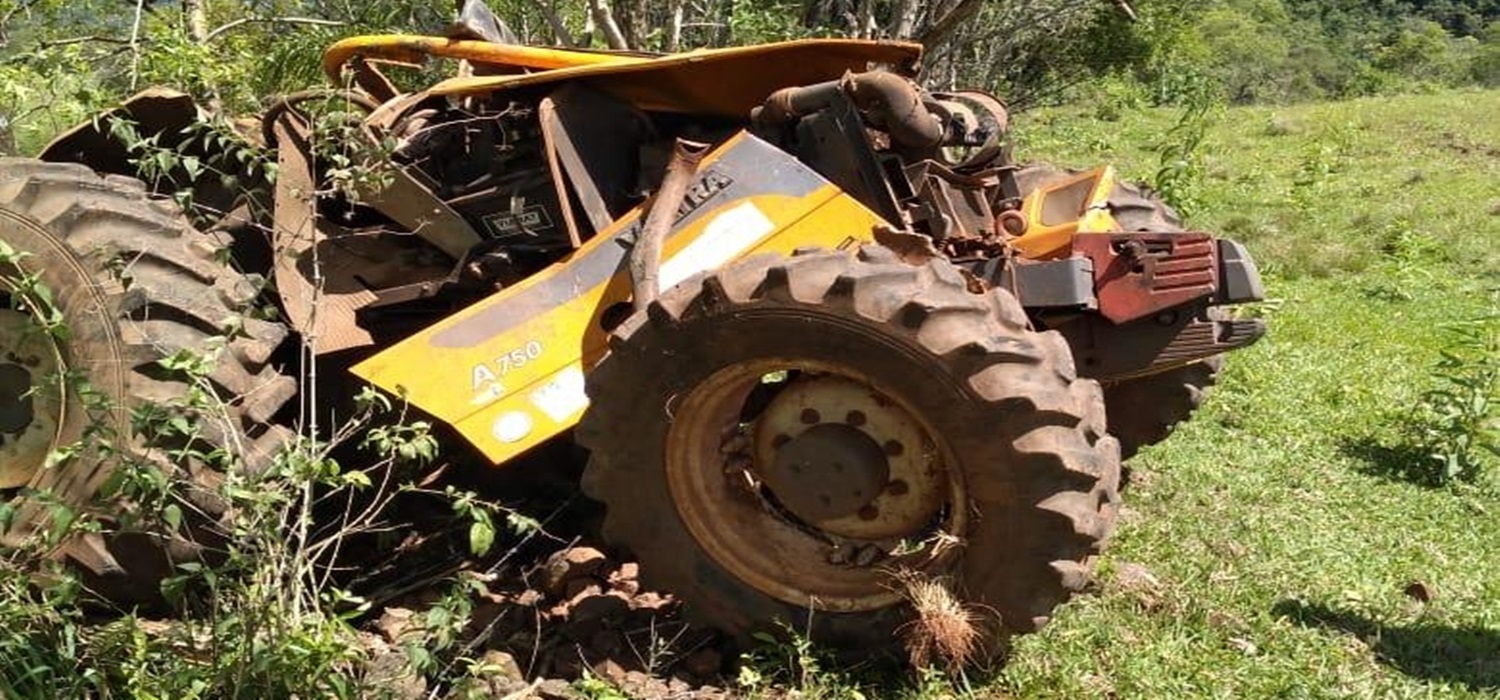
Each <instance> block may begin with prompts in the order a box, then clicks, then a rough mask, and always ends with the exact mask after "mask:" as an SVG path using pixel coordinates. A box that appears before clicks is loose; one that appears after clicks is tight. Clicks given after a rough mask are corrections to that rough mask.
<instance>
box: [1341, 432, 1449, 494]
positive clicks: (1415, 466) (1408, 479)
mask: <svg viewBox="0 0 1500 700" xmlns="http://www.w3.org/2000/svg"><path fill="white" fill-rule="evenodd" d="M1339 453H1340V454H1342V455H1344V456H1345V457H1348V458H1350V459H1352V460H1355V461H1357V462H1359V465H1360V466H1359V470H1360V472H1362V473H1365V474H1369V475H1370V476H1375V477H1380V478H1382V479H1389V480H1391V481H1401V482H1405V483H1409V484H1416V485H1418V486H1426V487H1429V488H1436V487H1438V486H1439V484H1438V483H1436V481H1435V479H1434V476H1433V467H1432V466H1431V461H1432V460H1431V457H1429V456H1428V455H1427V453H1426V451H1424V450H1423V449H1422V448H1421V446H1419V445H1416V444H1414V443H1405V442H1403V443H1399V444H1395V445H1391V444H1387V443H1385V442H1382V441H1381V440H1380V439H1379V438H1376V437H1374V436H1370V435H1366V436H1363V437H1346V438H1342V439H1340V440H1339Z"/></svg>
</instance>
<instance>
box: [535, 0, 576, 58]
mask: <svg viewBox="0 0 1500 700" xmlns="http://www.w3.org/2000/svg"><path fill="white" fill-rule="evenodd" d="M531 4H532V5H535V6H536V9H537V11H538V12H541V13H542V18H543V19H546V20H547V26H548V27H551V28H552V34H553V35H554V36H556V37H557V41H558V43H560V44H562V45H563V46H565V47H567V48H570V49H571V48H573V47H575V46H577V45H578V42H576V41H574V40H573V33H572V32H570V31H568V26H567V25H565V24H563V21H562V18H561V17H558V16H557V13H556V12H554V11H553V8H551V7H549V6H547V5H544V4H542V2H541V0H532V2H531Z"/></svg>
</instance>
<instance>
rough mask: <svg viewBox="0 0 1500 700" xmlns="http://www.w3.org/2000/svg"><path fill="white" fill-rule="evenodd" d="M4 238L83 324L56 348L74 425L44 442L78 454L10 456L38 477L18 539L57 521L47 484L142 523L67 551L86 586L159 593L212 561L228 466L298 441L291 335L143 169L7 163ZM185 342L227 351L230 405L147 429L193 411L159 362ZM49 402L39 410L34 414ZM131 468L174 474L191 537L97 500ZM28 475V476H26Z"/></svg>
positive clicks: (144, 598) (79, 503) (213, 370)
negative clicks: (258, 310) (281, 365)
mask: <svg viewBox="0 0 1500 700" xmlns="http://www.w3.org/2000/svg"><path fill="white" fill-rule="evenodd" d="M0 241H3V242H4V243H5V244H6V245H7V246H8V247H9V248H11V249H13V250H14V251H16V252H18V253H20V254H21V257H20V258H19V260H18V261H16V263H15V264H13V265H9V266H6V265H4V264H0V277H7V276H8V277H10V278H11V279H17V278H19V277H20V276H23V275H34V276H36V277H37V278H38V279H39V280H40V282H41V283H42V284H43V285H44V286H45V287H46V288H47V289H48V290H50V291H51V294H52V300H51V306H52V308H53V309H54V310H55V311H56V312H57V313H59V314H60V316H61V319H62V321H63V323H64V325H65V326H66V328H67V334H66V337H65V338H63V339H61V340H59V341H56V342H54V343H52V345H53V347H55V348H56V353H57V358H58V359H60V361H61V364H62V366H63V367H65V368H66V371H67V372H69V373H72V374H73V375H74V377H75V378H76V379H75V380H70V381H68V382H66V383H65V384H63V385H60V386H64V387H65V389H62V390H60V391H61V396H60V398H59V399H58V400H57V401H56V403H59V404H60V405H61V407H60V411H59V414H60V418H61V419H60V420H58V421H56V423H58V425H57V430H56V432H55V435H48V436H44V437H45V438H50V439H49V440H47V442H48V443H49V444H48V445H46V449H48V450H51V449H55V448H58V447H70V446H71V447H75V448H78V449H77V453H76V454H74V455H73V456H72V457H70V458H68V459H66V460H65V461H63V462H61V463H60V464H58V465H57V466H54V467H50V468H40V467H39V466H38V465H36V464H32V463H30V462H26V463H23V462H22V460H21V459H20V458H19V457H15V456H14V455H13V456H12V459H11V460H10V462H11V463H10V464H5V465H0V467H4V468H6V469H9V470H10V472H11V475H12V477H13V478H12V481H16V480H18V479H24V481H25V483H24V487H20V488H11V489H10V490H8V491H6V492H4V496H5V497H6V498H11V499H17V501H16V505H17V512H18V514H19V516H18V517H17V518H16V519H15V520H14V521H13V522H12V526H11V528H10V529H9V530H8V531H6V532H5V533H4V541H5V542H7V543H9V544H12V545H14V544H16V543H19V542H22V541H24V540H26V539H27V538H28V537H29V536H31V534H32V533H33V532H35V528H36V526H37V525H38V524H39V522H40V521H41V519H43V518H45V517H47V510H46V508H45V507H44V506H42V505H40V504H39V503H38V499H36V498H34V497H33V498H27V497H26V494H28V493H30V494H34V493H37V492H46V493H50V494H51V495H52V496H53V497H56V498H59V499H61V500H63V501H64V502H66V503H69V504H71V505H73V506H75V507H84V508H87V509H89V510H92V511H94V512H95V513H97V514H98V515H99V516H100V517H101V518H102V519H103V520H104V521H105V522H106V523H107V524H112V525H113V526H119V525H122V524H124V525H131V524H133V525H135V526H140V527H139V528H137V527H134V526H130V527H123V528H118V529H112V528H107V530H110V531H107V532H106V533H105V534H104V535H103V536H102V537H97V536H89V537H86V538H81V539H79V540H76V541H73V542H72V543H71V544H70V545H69V546H66V547H64V552H66V553H68V554H69V555H70V556H72V557H73V558H74V559H75V560H77V562H78V563H80V564H82V565H83V566H81V567H79V568H80V570H81V571H82V572H83V574H84V576H85V583H86V584H87V585H89V586H90V587H91V588H93V589H95V590H96V591H97V592H99V593H100V594H102V595H104V596H105V597H106V598H109V599H111V600H112V601H114V602H116V603H120V604H133V603H140V602H153V601H155V600H157V599H158V598H159V595H160V594H159V591H158V584H159V582H160V579H161V578H162V577H163V576H165V575H167V574H169V573H170V572H171V570H172V567H171V563H172V561H175V560H182V559H188V558H193V557H200V556H202V555H203V554H204V552H205V547H206V546H211V544H212V541H213V539H214V537H215V535H216V532H215V530H216V528H215V526H216V525H217V524H218V522H219V520H220V519H221V518H222V517H223V516H224V505H223V504H222V503H221V502H219V501H218V499H216V498H215V497H214V495H213V491H214V487H215V486H216V484H218V483H219V482H220V481H221V480H222V477H223V474H222V473H221V472H219V471H218V470H219V469H220V468H221V465H224V464H230V465H235V466H236V467H237V468H247V469H252V470H253V469H258V468H262V467H264V465H265V464H266V462H267V460H269V459H270V458H271V457H272V456H273V454H274V452H275V451H276V449H277V448H278V447H279V445H280V444H281V443H282V442H283V440H284V439H285V437H286V436H287V434H288V431H287V430H286V429H285V428H281V427H277V426H273V425H272V424H271V423H270V420H271V418H272V416H273V415H274V414H276V413H277V411H278V410H280V408H281V407H282V405H283V404H284V403H285V402H286V401H288V400H289V399H290V398H292V397H293V396H294V395H295V393H296V390H297V386H296V383H295V381H294V380H292V379H291V378H290V377H287V376H284V375H282V374H281V373H280V372H279V371H278V370H277V369H276V368H275V367H273V366H271V364H270V360H271V357H272V353H273V351H274V350H275V348H276V347H277V346H278V345H279V344H280V343H281V341H282V340H283V339H284V338H285V337H286V334H287V332H286V329H285V328H284V327H283V326H281V325H280V324H278V323H272V322H267V321H262V320H256V319H254V318H250V317H248V316H247V315H246V312H247V311H248V310H249V307H250V305H251V303H252V301H253V300H254V299H255V297H256V295H257V293H258V290H257V289H256V288H255V287H254V286H252V285H251V284H249V283H248V282H247V280H246V278H245V277H244V276H242V275H241V274H239V273H238V272H236V271H234V270H233V269H232V268H231V267H229V266H228V264H227V263H226V262H225V260H223V251H222V250H221V248H222V243H221V242H220V241H219V240H217V239H216V238H214V237H213V236H211V235H209V234H206V233H202V232H199V231H197V230H195V229H193V228H192V227H191V226H190V225H189V224H188V223H187V221H186V220H185V218H184V217H183V216H182V214H181V212H180V211H179V210H178V209H177V207H176V206H175V205H172V204H171V203H168V202H163V201H160V200H154V199H152V198H150V197H149V196H148V195H147V192H146V189H145V187H144V186H143V185H142V184H141V183H140V182H138V181H136V180H133V179H130V178H125V177H119V176H100V175H97V174H95V173H94V172H93V171H91V170H89V169H87V168H84V167H82V166H78V165H72V164H58V163H43V162H39V161H34V160H26V159H0ZM0 294H3V295H4V298H3V299H0V302H5V305H6V306H8V307H22V308H24V307H25V305H26V304H25V302H24V301H22V302H18V301H17V299H16V298H15V297H17V296H19V294H18V293H17V292H16V290H15V289H5V288H0ZM0 308H5V307H0ZM0 313H10V314H12V317H14V314H15V313H17V312H16V311H15V310H14V308H12V310H10V311H0ZM231 325H232V326H236V327H238V329H239V331H238V332H237V333H236V334H235V335H234V336H233V339H232V341H231V342H229V343H228V344H227V345H226V346H224V347H223V349H222V350H221V351H218V352H216V353H212V352H211V350H210V345H209V341H210V339H211V338H215V337H220V336H224V335H225V329H226V328H227V327H230V326H231ZM179 351H189V352H194V353H204V354H205V356H208V357H213V358H214V359H213V361H212V364H211V365H210V366H209V367H208V368H207V374H206V376H207V380H208V382H207V386H208V387H210V388H211V392H212V394H213V395H214V396H215V397H217V400H218V401H221V402H222V406H216V407H215V410H212V411H209V412H204V413H199V414H194V415H191V416H186V417H189V418H191V419H192V421H193V423H192V426H193V430H192V434H190V435H181V434H179V435H166V434H165V432H164V431H155V430H151V431H145V430H142V429H141V428H142V424H143V423H146V422H149V421H145V420H143V416H146V415H148V414H151V412H153V411H154V412H156V415H163V414H162V411H167V412H172V411H178V412H179V415H180V414H181V413H180V412H181V411H184V410H187V409H183V408H181V406H182V405H184V402H183V399H184V397H186V396H188V395H189V392H190V387H189V384H188V383H187V380H186V379H185V378H184V377H183V376H181V375H179V374H176V373H174V372H172V371H169V370H168V369H166V368H165V367H163V366H162V364H161V363H160V362H159V361H160V360H162V359H164V358H168V357H172V356H173V355H175V354H177V353H179ZM0 361H3V359H0ZM33 379H34V380H37V381H40V380H41V379H42V378H40V377H36V378H33ZM79 380H81V381H79ZM34 405H35V404H27V408H28V410H29V409H30V408H32V407H33V406H34ZM173 406H177V407H176V408H174V407H173ZM147 432H150V434H146V433H147ZM0 437H4V436H0ZM9 437H10V438H11V439H15V436H13V435H12V436H9ZM103 445H107V446H108V448H107V449H101V446H103ZM169 454H178V455H182V454H194V455H210V456H211V457H209V458H206V459H197V458H183V457H181V456H179V457H177V458H169V457H167V455H169ZM124 461H134V462H136V463H149V464H151V465H154V466H156V467H157V468H159V469H160V470H161V472H162V473H164V474H165V475H167V477H168V478H169V479H170V480H171V481H172V482H174V487H173V488H172V489H170V490H169V493H171V494H173V495H172V496H171V498H172V499H174V500H173V501H172V502H175V503H177V504H178V506H179V508H180V510H181V511H182V512H183V513H184V517H183V519H182V523H183V524H182V526H181V527H180V528H179V531H178V532H177V533H176V534H171V535H167V534H163V533H162V532H160V531H155V530H153V529H152V528H150V527H147V525H148V524H149V523H152V522H157V523H159V522H160V513H159V512H143V511H145V510H148V509H149V508H148V506H147V505H146V504H144V503H137V502H132V501H127V500H112V499H101V498H98V497H97V495H98V492H99V491H100V489H101V487H104V486H106V485H107V484H111V483H112V482H115V481H118V476H119V474H118V471H119V470H117V469H116V467H117V466H118V465H119V464H120V463H121V462H124ZM20 470H25V473H23V474H21V475H20V476H19V477H17V476H16V475H17V473H18V472H19V471H20ZM12 486H13V487H14V486H16V484H12ZM156 505H160V503H158V504H156Z"/></svg>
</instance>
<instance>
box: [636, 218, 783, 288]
mask: <svg viewBox="0 0 1500 700" xmlns="http://www.w3.org/2000/svg"><path fill="white" fill-rule="evenodd" d="M775 230H776V224H775V222H773V221H771V219H770V218H769V217H767V216H766V215H765V213H764V212H762V211H761V210H760V208H759V207H757V206H755V204H753V203H751V202H748V201H746V202H742V203H740V204H736V205H735V206H733V207H730V208H729V209H727V210H725V211H723V212H721V213H720V214H718V215H717V216H715V217H714V218H713V220H712V221H710V222H708V225H707V226H705V227H704V228H703V234H702V235H700V236H698V238H697V239H695V240H694V241H693V242H692V243H689V244H687V247H686V248H683V249H682V250H681V251H679V252H678V253H677V254H676V255H673V256H672V258H671V259H670V260H667V261H666V262H664V263H662V264H661V271H660V273H659V277H660V280H661V282H660V284H661V288H662V289H666V288H668V287H671V286H673V285H675V284H677V283H678V282H681V281H683V280H685V279H687V278H689V277H692V276H693V275H694V274H697V273H699V272H702V271H704V270H713V269H717V268H718V267H719V266H721V265H723V264H724V263H727V262H729V261H730V260H733V259H735V258H737V257H739V256H740V255H741V254H742V253H744V252H745V251H747V250H749V249H751V248H753V247H755V244H757V243H760V242H761V240H763V239H764V238H765V237H766V236H768V235H770V233H771V232H772V231H775Z"/></svg>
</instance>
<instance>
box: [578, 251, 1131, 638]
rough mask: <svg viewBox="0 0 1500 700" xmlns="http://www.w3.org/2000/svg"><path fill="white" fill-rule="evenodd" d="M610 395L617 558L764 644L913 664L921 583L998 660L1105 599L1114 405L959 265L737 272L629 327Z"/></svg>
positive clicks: (689, 285)
mask: <svg viewBox="0 0 1500 700" xmlns="http://www.w3.org/2000/svg"><path fill="white" fill-rule="evenodd" d="M588 391H589V395H590V397H591V400H592V402H593V404H592V406H593V407H592V408H591V410H590V412H589V413H588V414H587V415H586V416H585V418H584V421H583V423H582V424H581V425H580V427H579V430H578V439H579V442H580V443H582V444H583V445H584V446H585V447H587V448H589V450H590V452H591V458H590V462H589V466H588V470H587V473H586V475H585V483H584V489H585V492H586V493H587V494H588V495H589V496H591V497H592V498H595V499H597V500H600V501H603V502H604V504H605V506H606V508H607V514H606V519H605V524H604V535H605V538H606V539H607V540H609V541H610V542H611V543H613V544H615V545H617V546H619V547H622V548H624V549H626V550H628V551H630V552H631V553H633V554H635V555H636V556H637V557H638V558H639V560H640V562H641V572H642V576H643V577H644V579H645V581H646V582H647V583H648V584H650V585H654V586H658V587H660V588H662V589H664V590H667V591H670V592H672V593H675V594H676V595H677V596H678V597H679V598H681V599H682V600H683V601H684V603H685V606H686V610H687V612H688V614H689V615H690V616H691V617H694V618H696V619H697V620H699V621H702V622H705V623H708V624H710V625H713V626H715V627H718V628H720V629H722V630H724V631H726V632H728V633H730V634H731V635H734V636H735V637H737V638H739V639H742V640H745V639H748V638H749V637H750V635H751V634H752V633H754V632H757V631H762V630H772V629H774V623H775V622H776V621H782V622H784V623H785V624H787V625H789V626H790V627H791V629H794V630H797V631H798V632H802V633H806V634H808V635H809V636H810V637H811V638H812V639H813V640H814V641H817V642H820V643H824V644H829V645H832V646H834V647H836V648H839V649H843V650H845V651H857V652H859V653H861V654H865V653H881V652H887V653H895V652H897V651H898V648H899V645H898V641H899V639H900V637H901V632H902V631H903V630H905V629H906V628H907V625H908V623H909V622H910V621H912V620H913V617H914V612H913V610H912V608H911V606H910V605H909V604H908V602H907V600H906V596H905V595H903V590H904V589H903V584H902V580H910V578H909V577H911V576H913V575H915V576H917V577H919V578H922V579H924V580H937V581H943V582H945V584H946V586H947V588H948V589H949V590H950V591H951V592H952V593H953V594H955V595H956V596H957V597H958V599H959V600H961V601H962V602H963V604H964V606H965V607H966V609H968V610H969V611H970V612H972V613H976V614H977V615H978V617H979V618H980V624H979V632H980V633H981V637H982V641H983V642H984V644H983V646H984V648H985V650H986V651H987V652H989V653H996V652H998V651H999V650H1000V649H1001V642H1003V641H1004V639H1005V638H1007V637H1008V636H1010V635H1012V634H1017V633H1024V632H1031V631H1034V630H1036V629H1038V628H1039V627H1041V626H1042V625H1043V624H1045V623H1046V621H1047V620H1048V618H1049V616H1050V614H1051V611H1052V609H1053V608H1054V607H1055V606H1056V605H1058V604H1059V603H1061V602H1063V601H1064V600H1066V599H1067V598H1068V597H1069V596H1070V595H1072V594H1073V593H1075V592H1077V591H1079V590H1081V589H1082V588H1083V587H1084V586H1085V585H1086V583H1087V581H1088V578H1089V565H1090V563H1091V561H1092V558H1093V557H1094V555H1095V554H1096V553H1097V552H1098V551H1099V549H1100V546H1101V545H1102V543H1103V542H1104V540H1105V538H1106V537H1107V536H1108V534H1109V533H1110V531H1111V529H1112V527H1113V525H1114V520H1115V515H1116V510H1117V507H1118V503H1117V502H1118V496H1117V489H1118V485H1119V478H1120V464H1119V452H1118V446H1117V444H1116V442H1115V440H1114V439H1113V438H1110V437H1107V436H1105V434H1104V432H1105V431H1104V424H1103V415H1104V411H1103V404H1102V400H1101V398H1100V393H1099V388H1098V385H1097V384H1096V383H1095V382H1093V381H1091V380H1083V379H1078V378H1077V377H1076V374H1075V372H1074V368H1073V363H1072V357H1071V354H1070V353H1069V351H1068V348H1067V345H1066V344H1065V343H1064V341H1063V340H1062V338H1061V337H1060V336H1058V335H1057V334H1055V333H1035V332H1032V331H1030V330H1028V328H1027V326H1026V321H1025V317H1024V314H1023V313H1022V312H1021V309H1020V307H1019V305H1018V304H1017V303H1016V302H1015V300H1014V299H1013V298H1012V297H1010V296H1009V295H1008V294H1007V293H1006V292H1004V291H1001V290H996V291H993V292H990V293H989V294H987V295H976V294H972V293H970V292H969V291H968V290H967V288H966V285H965V281H964V279H963V278H962V277H961V276H960V275H959V273H958V272H957V271H956V270H955V269H954V268H953V267H952V266H951V265H949V264H948V263H947V262H945V261H941V260H936V261H932V262H929V263H927V264H924V265H921V266H915V267H913V266H909V265H905V264H902V263H900V262H898V261H897V260H896V258H895V256H894V255H893V254H891V253H890V252H889V251H887V250H885V249H882V248H877V247H873V246H870V247H866V248H864V249H862V250H861V251H860V252H859V254H858V255H857V256H856V255H852V254H848V253H843V252H816V253H810V254H806V255H799V256H795V257H792V258H789V259H784V258H779V257H776V256H761V257H757V258H751V259H747V260H744V261H741V262H738V263H736V264H733V265H731V266H729V267H727V268H725V269H723V270H720V271H718V272H716V273H713V274H710V275H706V276H700V277H698V278H695V279H692V280H689V281H688V282H685V283H683V284H681V285H679V286H677V287H675V288H673V289H672V290H669V291H667V292H666V293H664V294H663V295H662V297H661V299H660V300H659V301H658V302H656V303H655V304H653V305H652V306H651V307H650V309H649V310H648V311H647V312H646V313H644V314H637V315H636V316H635V317H632V318H631V319H630V320H628V321H627V322H626V323H624V324H623V325H622V326H621V327H620V328H619V329H618V330H617V331H616V332H615V335H614V337H613V338H612V343H611V350H610V353H609V354H608V355H606V356H605V358H604V359H603V360H601V361H600V363H599V365H598V366H597V367H596V368H595V369H594V371H593V372H592V373H591V374H590V375H589V378H588ZM788 397H790V398H788ZM783 404H788V405H785V406H784V405H783ZM768 426H769V427H768ZM898 438H899V439H898ZM870 445H880V446H881V448H882V449H873V450H872V449H869V446H870ZM919 445H920V446H919ZM819 450H822V452H819ZM882 451H883V454H884V455H885V456H884V457H882V456H879V455H880V453H882ZM793 452H795V453H796V457H795V458H793V457H788V456H787V455H791V454H793ZM799 460H801V461H799ZM860 460H864V462H861V461H860ZM788 464H791V465H792V466H791V468H792V469H793V470H795V471H797V473H798V474H805V472H802V471H800V469H801V467H808V472H811V473H813V476H792V475H791V472H789V471H788V466H787V465H788ZM860 465H863V466H860ZM914 465H915V466H914ZM846 468H847V471H845V469H846ZM835 469H836V470H837V471H838V474H836V475H835V474H833V472H832V471H830V470H835ZM897 482H901V484H899V485H898V484H897ZM872 548H874V549H872ZM903 577H908V578H906V579H903Z"/></svg>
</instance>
